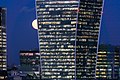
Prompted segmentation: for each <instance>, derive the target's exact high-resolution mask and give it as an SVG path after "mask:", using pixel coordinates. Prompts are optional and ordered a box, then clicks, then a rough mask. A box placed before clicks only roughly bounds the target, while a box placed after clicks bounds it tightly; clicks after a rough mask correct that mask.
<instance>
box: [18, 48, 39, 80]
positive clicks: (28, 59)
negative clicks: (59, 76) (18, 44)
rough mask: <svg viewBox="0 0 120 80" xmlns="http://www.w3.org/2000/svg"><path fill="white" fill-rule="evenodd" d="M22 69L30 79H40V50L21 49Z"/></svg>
mask: <svg viewBox="0 0 120 80" xmlns="http://www.w3.org/2000/svg"><path fill="white" fill-rule="evenodd" d="M20 70H21V72H22V73H24V74H27V76H28V78H30V79H32V80H33V79H40V53H39V51H23V50H21V51H20Z"/></svg>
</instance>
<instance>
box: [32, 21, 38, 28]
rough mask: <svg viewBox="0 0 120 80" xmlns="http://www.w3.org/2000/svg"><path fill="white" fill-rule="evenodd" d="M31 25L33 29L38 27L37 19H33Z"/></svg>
mask: <svg viewBox="0 0 120 80" xmlns="http://www.w3.org/2000/svg"><path fill="white" fill-rule="evenodd" d="M32 27H33V28H34V29H38V24H37V19H35V20H34V21H33V22H32Z"/></svg>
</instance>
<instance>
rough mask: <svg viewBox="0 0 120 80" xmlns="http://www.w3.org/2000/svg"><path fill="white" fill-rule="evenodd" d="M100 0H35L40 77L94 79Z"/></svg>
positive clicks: (77, 79)
mask: <svg viewBox="0 0 120 80" xmlns="http://www.w3.org/2000/svg"><path fill="white" fill-rule="evenodd" d="M103 3H104V2H103V0H36V12H37V19H38V35H39V48H40V53H41V55H40V56H41V57H40V66H41V78H42V79H43V80H69V79H70V80H80V79H95V78H96V77H95V76H96V57H97V45H98V37H99V30H100V23H101V15H102V8H103Z"/></svg>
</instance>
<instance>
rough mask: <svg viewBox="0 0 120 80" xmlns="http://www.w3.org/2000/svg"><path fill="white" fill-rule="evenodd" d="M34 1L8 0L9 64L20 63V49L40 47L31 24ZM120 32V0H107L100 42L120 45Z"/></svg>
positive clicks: (0, 1)
mask: <svg viewBox="0 0 120 80" xmlns="http://www.w3.org/2000/svg"><path fill="white" fill-rule="evenodd" d="M3 1H5V0H3ZM34 1H35V0H6V5H5V6H6V7H7V40H8V43H7V44H8V48H7V49H8V64H19V51H20V50H29V49H34V48H38V38H37V31H36V30H34V29H33V28H32V26H31V23H32V21H33V20H34V19H35V4H34V3H35V2H34ZM0 4H3V2H2V0H0ZM119 33H120V0H105V6H104V13H103V20H102V26H101V36H100V43H109V44H113V45H120V36H119Z"/></svg>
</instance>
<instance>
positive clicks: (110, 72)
mask: <svg viewBox="0 0 120 80" xmlns="http://www.w3.org/2000/svg"><path fill="white" fill-rule="evenodd" d="M96 77H97V78H98V79H105V80H106V79H111V80H114V79H119V78H120V47H119V46H112V45H104V44H102V45H100V46H99V52H98V57H97V68H96Z"/></svg>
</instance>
